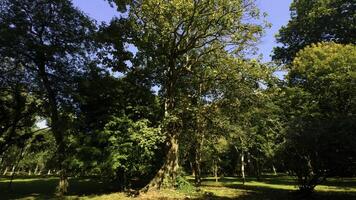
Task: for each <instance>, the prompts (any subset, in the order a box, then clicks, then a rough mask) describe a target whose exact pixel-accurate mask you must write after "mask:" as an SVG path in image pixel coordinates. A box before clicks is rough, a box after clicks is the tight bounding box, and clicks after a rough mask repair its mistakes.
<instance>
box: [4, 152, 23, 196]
mask: <svg viewBox="0 0 356 200" xmlns="http://www.w3.org/2000/svg"><path fill="white" fill-rule="evenodd" d="M24 150H25V146H23V147H22V148H21V151H20V154H19V157H18V159H17V161H16V164H15V165H14V166H13V167H12V172H11V178H10V182H9V186H8V187H9V191H11V190H12V181H13V180H14V176H15V169H16V168H17V166H18V165H19V163H20V161H21V160H22V158H23V156H24V154H25V152H24Z"/></svg>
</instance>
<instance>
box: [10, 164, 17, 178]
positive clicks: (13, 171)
mask: <svg viewBox="0 0 356 200" xmlns="http://www.w3.org/2000/svg"><path fill="white" fill-rule="evenodd" d="M15 168H16V165H13V166H12V170H11V173H10V176H13V175H14V174H15Z"/></svg>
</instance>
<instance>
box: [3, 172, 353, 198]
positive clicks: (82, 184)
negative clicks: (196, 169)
mask: <svg viewBox="0 0 356 200" xmlns="http://www.w3.org/2000/svg"><path fill="white" fill-rule="evenodd" d="M188 179H190V180H192V177H188ZM8 181H9V179H8V178H0V200H6V199H24V200H32V199H60V198H57V197H56V196H55V195H54V192H55V187H56V185H57V183H58V179H57V178H54V177H42V178H40V177H32V178H28V177H27V178H16V179H15V180H14V182H13V191H12V192H8V191H7V186H8ZM116 188H117V187H116V186H115V185H113V184H112V183H105V182H101V181H99V180H95V179H85V178H72V179H70V189H69V194H68V196H66V197H65V198H64V199H69V200H70V199H78V200H87V199H88V200H89V199H90V200H111V199H113V200H116V199H117V200H130V199H131V200H132V199H138V200H143V199H146V200H149V199H152V200H154V199H161V200H175V199H177V200H178V199H197V200H198V199H211V200H230V199H241V200H288V199H291V200H299V199H312V200H337V199H341V200H355V199H356V178H344V179H328V181H327V182H325V183H324V184H323V185H320V186H318V187H317V188H316V190H317V192H316V193H315V194H314V195H313V196H311V197H308V198H303V197H302V196H299V195H298V194H297V193H296V190H297V188H296V187H295V186H294V180H293V179H292V178H291V177H288V176H264V177H263V178H262V179H261V180H259V181H258V180H257V179H255V178H249V179H248V181H247V182H246V183H245V185H243V184H242V182H241V181H240V179H238V178H233V177H225V178H221V179H220V180H219V182H215V180H214V179H213V178H205V179H204V181H203V185H202V187H201V188H200V191H196V190H194V189H193V188H191V189H190V190H189V189H184V190H162V191H159V192H158V191H157V192H150V193H146V194H142V195H140V196H139V197H137V198H130V197H128V196H127V195H126V194H125V193H119V192H116V193H115V191H116V190H115V189H116Z"/></svg>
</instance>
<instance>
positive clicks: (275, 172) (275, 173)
mask: <svg viewBox="0 0 356 200" xmlns="http://www.w3.org/2000/svg"><path fill="white" fill-rule="evenodd" d="M272 170H273V174H274V175H275V176H276V175H277V170H276V168H275V167H274V165H272Z"/></svg>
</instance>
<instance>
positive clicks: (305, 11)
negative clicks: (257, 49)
mask: <svg viewBox="0 0 356 200" xmlns="http://www.w3.org/2000/svg"><path fill="white" fill-rule="evenodd" d="M355 10H356V3H355V1H354V0H314V1H310V0H295V1H293V3H292V5H291V7H290V11H291V20H290V21H289V22H288V24H287V25H286V26H283V27H282V28H281V29H280V30H279V34H278V36H277V42H278V43H281V44H282V46H281V47H275V49H274V56H273V59H274V60H279V61H282V62H283V63H291V62H292V61H293V58H294V57H295V56H296V54H297V53H298V51H299V50H301V49H303V48H304V47H306V46H308V45H310V44H313V43H317V42H323V41H325V42H328V41H333V42H336V43H341V44H348V43H352V44H355V43H356V37H355V32H356V23H355Z"/></svg>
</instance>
